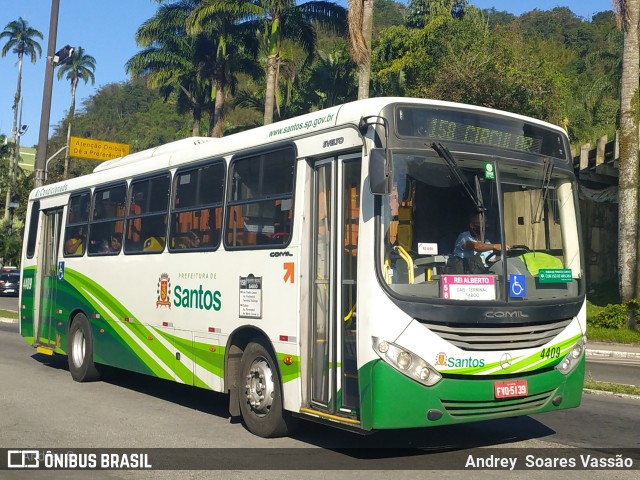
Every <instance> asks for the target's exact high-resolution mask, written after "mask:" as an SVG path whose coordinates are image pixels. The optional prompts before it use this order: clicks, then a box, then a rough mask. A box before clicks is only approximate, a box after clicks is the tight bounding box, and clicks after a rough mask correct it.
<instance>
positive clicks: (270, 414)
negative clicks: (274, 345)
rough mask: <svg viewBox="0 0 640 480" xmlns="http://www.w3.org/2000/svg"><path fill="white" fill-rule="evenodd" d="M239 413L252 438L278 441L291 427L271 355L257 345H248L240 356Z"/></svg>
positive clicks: (291, 423)
mask: <svg viewBox="0 0 640 480" xmlns="http://www.w3.org/2000/svg"><path fill="white" fill-rule="evenodd" d="M240 372H241V377H240V382H239V384H240V385H241V387H240V412H241V414H242V420H243V422H244V424H245V426H246V427H247V430H249V431H250V432H251V433H253V434H254V435H258V436H259V437H265V438H269V437H282V436H284V435H287V434H288V433H289V432H290V431H291V429H292V428H293V425H294V419H293V418H290V417H289V416H288V415H287V414H286V413H285V412H284V409H283V406H282V386H281V382H280V377H279V375H278V370H277V367H276V363H275V361H274V360H273V357H272V355H271V354H270V353H269V352H268V351H267V349H266V348H265V347H264V346H263V345H262V343H259V342H250V343H249V344H248V345H247V348H246V349H245V350H244V353H243V354H242V366H241V369H240Z"/></svg>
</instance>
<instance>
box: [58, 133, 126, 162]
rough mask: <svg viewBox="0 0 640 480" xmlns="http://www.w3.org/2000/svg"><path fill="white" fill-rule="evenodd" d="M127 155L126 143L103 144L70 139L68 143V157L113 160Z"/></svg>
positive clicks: (77, 138)
mask: <svg viewBox="0 0 640 480" xmlns="http://www.w3.org/2000/svg"><path fill="white" fill-rule="evenodd" d="M128 154H129V145H127V144H126V143H114V142H105V141H102V140H94V139H93V138H79V137H71V140H70V142H69V156H70V157H78V158H92V159H94V160H101V161H104V160H113V159H114V158H119V157H124V156H125V155H128Z"/></svg>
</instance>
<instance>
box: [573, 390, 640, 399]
mask: <svg viewBox="0 0 640 480" xmlns="http://www.w3.org/2000/svg"><path fill="white" fill-rule="evenodd" d="M582 391H583V392H584V393H588V394H590V395H606V396H609V397H620V398H632V399H634V400H640V395H631V394H630V393H617V392H609V391H608V390H594V389H593V388H585V389H583V390H582Z"/></svg>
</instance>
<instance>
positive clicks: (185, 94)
mask: <svg viewBox="0 0 640 480" xmlns="http://www.w3.org/2000/svg"><path fill="white" fill-rule="evenodd" d="M199 3H200V1H199V0H178V1H176V2H174V3H171V4H168V5H162V6H160V7H159V8H158V11H157V12H156V14H155V15H154V16H153V17H151V18H150V19H149V20H147V21H145V22H144V23H143V24H142V25H141V26H140V28H139V29H138V31H137V32H136V42H137V43H138V45H140V46H141V47H144V48H143V50H142V51H140V52H138V53H136V54H135V55H134V56H133V57H131V58H130V59H129V61H128V62H127V63H126V65H125V68H126V70H127V72H128V73H130V74H131V75H132V77H134V78H142V77H145V78H146V79H147V81H148V83H149V85H150V86H151V87H153V88H159V89H160V92H161V94H163V95H164V97H165V99H166V98H168V97H169V96H170V95H175V97H176V100H177V109H178V112H180V113H183V112H186V111H191V115H192V119H193V120H192V128H191V131H192V135H193V136H199V135H200V124H201V121H202V113H203V111H204V110H205V108H206V107H207V103H210V101H209V100H210V98H211V94H210V92H211V82H210V81H209V79H208V78H207V77H206V76H205V75H204V74H203V72H205V71H208V70H210V68H211V67H210V54H211V52H212V51H215V49H214V46H213V44H212V43H211V41H210V39H209V38H207V36H206V35H197V36H189V35H187V32H186V21H187V18H188V17H189V15H190V14H191V13H192V12H193V10H194V9H195V8H196V7H197V6H198V4H199Z"/></svg>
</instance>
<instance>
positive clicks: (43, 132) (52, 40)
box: [33, 0, 60, 188]
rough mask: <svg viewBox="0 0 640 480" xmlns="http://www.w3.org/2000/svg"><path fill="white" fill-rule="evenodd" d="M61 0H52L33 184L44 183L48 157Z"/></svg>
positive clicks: (40, 184) (36, 185) (38, 185)
mask: <svg viewBox="0 0 640 480" xmlns="http://www.w3.org/2000/svg"><path fill="white" fill-rule="evenodd" d="M59 10H60V0H51V20H50V22H49V44H48V48H47V58H46V62H45V64H46V65H45V71H44V90H43V94H42V113H41V114H40V134H39V137H38V153H37V155H36V162H35V165H34V173H35V179H34V183H33V186H34V187H36V188H37V187H41V186H42V185H43V184H44V168H45V162H46V159H47V144H48V142H49V119H50V117H51V91H52V89H53V67H54V56H55V51H56V37H57V36H58V12H59Z"/></svg>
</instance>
